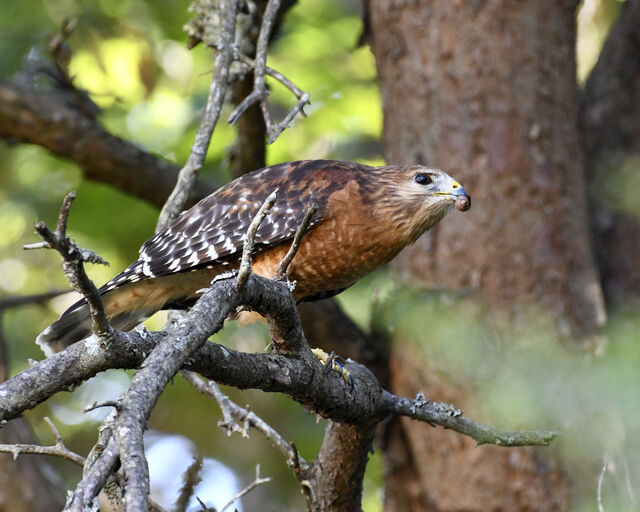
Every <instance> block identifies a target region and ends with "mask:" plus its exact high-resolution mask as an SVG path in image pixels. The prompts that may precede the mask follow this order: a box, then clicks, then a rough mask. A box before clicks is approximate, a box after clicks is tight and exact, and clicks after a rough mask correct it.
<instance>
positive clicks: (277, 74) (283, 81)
mask: <svg viewBox="0 0 640 512" xmlns="http://www.w3.org/2000/svg"><path fill="white" fill-rule="evenodd" d="M235 58H236V60H238V61H240V62H242V63H243V64H245V65H246V66H248V67H249V68H253V67H254V66H255V61H254V60H253V59H251V58H250V57H248V56H246V55H244V54H242V53H239V52H237V53H236V55H235ZM264 69H265V73H266V74H267V75H269V76H270V77H271V78H274V79H276V80H277V81H278V82H280V83H281V84H282V85H284V86H285V87H286V88H287V89H289V90H290V91H291V92H292V93H293V94H294V95H295V96H296V98H298V99H301V98H302V97H303V96H304V95H305V94H306V95H307V96H308V95H309V94H308V93H306V92H304V91H302V90H301V89H299V88H298V87H297V86H296V84H294V83H293V82H292V81H291V80H289V79H288V78H287V77H286V76H284V75H283V74H282V73H280V72H279V71H276V70H275V69H273V68H270V67H269V66H265V68H264ZM302 114H303V115H305V116H306V114H305V113H304V112H302ZM236 121H237V119H234V121H229V122H230V123H231V124H233V123H235V122H236Z"/></svg>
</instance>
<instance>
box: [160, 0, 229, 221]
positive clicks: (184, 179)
mask: <svg viewBox="0 0 640 512" xmlns="http://www.w3.org/2000/svg"><path fill="white" fill-rule="evenodd" d="M219 6H220V7H219V14H220V35H219V40H218V41H217V45H216V47H217V53H216V58H215V61H214V70H213V79H212V81H211V87H210V88H209V97H208V98H207V105H206V107H205V110H204V114H203V115H202V120H201V121H200V127H199V128H198V131H197V133H196V136H195V140H194V142H193V146H192V147H191V154H190V155H189V159H188V160H187V163H186V164H185V166H184V167H183V168H182V169H181V170H180V173H179V174H178V181H177V183H176V186H175V188H174V189H173V191H172V192H171V195H170V196H169V199H167V202H166V203H165V205H164V206H163V207H162V211H161V212H160V216H159V217H158V223H157V225H156V232H157V231H159V230H160V229H162V228H163V227H165V226H166V225H168V224H169V222H171V220H173V219H174V218H175V217H176V216H177V215H178V213H180V211H181V210H182V209H183V207H184V205H185V203H186V201H187V198H188V197H189V194H190V192H191V189H192V188H193V186H194V184H195V182H196V180H197V178H198V174H199V173H200V169H202V166H203V164H204V160H205V158H206V156H207V150H208V149H209V142H210V141H211V135H212V133H213V130H214V128H215V126H216V123H217V122H218V117H219V116H220V110H222V104H223V102H224V97H225V95H226V92H227V86H228V84H229V67H230V66H231V63H232V62H233V43H234V34H235V28H236V16H237V1H236V0H220V3H219Z"/></svg>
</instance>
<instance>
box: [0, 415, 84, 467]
mask: <svg viewBox="0 0 640 512" xmlns="http://www.w3.org/2000/svg"><path fill="white" fill-rule="evenodd" d="M44 421H45V422H46V424H47V426H48V427H49V430H51V433H52V434H53V437H54V438H55V440H56V444H54V445H52V446H38V445H34V444H0V452H4V453H11V454H13V458H14V459H17V458H18V455H22V454H36V455H54V456H56V457H60V458H63V459H66V460H70V461H71V462H73V463H75V464H77V465H79V466H82V465H83V464H84V457H82V456H81V455H78V454H77V453H75V452H72V451H71V450H69V449H68V448H67V447H66V446H65V444H64V441H63V440H62V437H61V436H60V433H59V432H58V429H56V427H55V425H54V424H53V423H52V422H51V420H50V419H49V418H47V417H45V419H44Z"/></svg>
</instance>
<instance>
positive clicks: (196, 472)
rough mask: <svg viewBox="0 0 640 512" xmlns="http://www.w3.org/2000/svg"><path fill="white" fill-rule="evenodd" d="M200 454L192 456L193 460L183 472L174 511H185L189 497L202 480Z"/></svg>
mask: <svg viewBox="0 0 640 512" xmlns="http://www.w3.org/2000/svg"><path fill="white" fill-rule="evenodd" d="M201 473H202V456H201V455H200V454H198V455H196V456H195V457H194V458H193V462H192V463H191V464H190V465H189V467H188V468H187V470H186V471H185V472H184V475H183V480H184V484H183V485H182V487H181V488H180V495H179V496H178V499H177V500H176V504H175V507H174V512H186V510H187V507H188V506H189V501H190V500H191V497H192V496H194V494H195V490H196V487H197V486H198V484H199V483H200V482H201V480H202V474H201Z"/></svg>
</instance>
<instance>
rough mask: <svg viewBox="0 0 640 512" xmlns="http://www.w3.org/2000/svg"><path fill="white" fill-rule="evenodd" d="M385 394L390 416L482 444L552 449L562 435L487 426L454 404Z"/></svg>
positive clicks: (542, 431)
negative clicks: (404, 417)
mask: <svg viewBox="0 0 640 512" xmlns="http://www.w3.org/2000/svg"><path fill="white" fill-rule="evenodd" d="M382 393H383V395H384V398H385V401H387V403H388V409H389V412H390V413H392V414H397V415H400V416H408V417H410V418H414V419H417V420H420V421H425V422H427V423H431V424H433V425H440V426H442V427H445V428H450V429H452V430H455V431H456V432H460V433H461V434H465V435H467V436H469V437H471V438H472V439H474V440H475V441H476V442H477V443H478V445H482V444H494V445H497V446H548V445H549V444H550V443H551V441H553V440H554V439H555V438H556V437H558V436H559V435H560V432H557V431H550V430H519V431H518V430H501V429H498V428H494V427H490V426H489V425H483V424H482V423H479V422H476V421H473V420H470V419H469V418H467V417H466V416H464V415H463V414H462V411H461V410H460V409H456V408H455V407H454V406H453V405H449V404H444V403H441V402H430V401H429V400H426V399H425V397H424V395H423V394H422V393H418V395H417V396H416V398H415V399H413V400H410V399H408V398H399V397H397V396H395V395H393V394H391V393H389V392H388V391H386V390H383V392H382Z"/></svg>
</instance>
